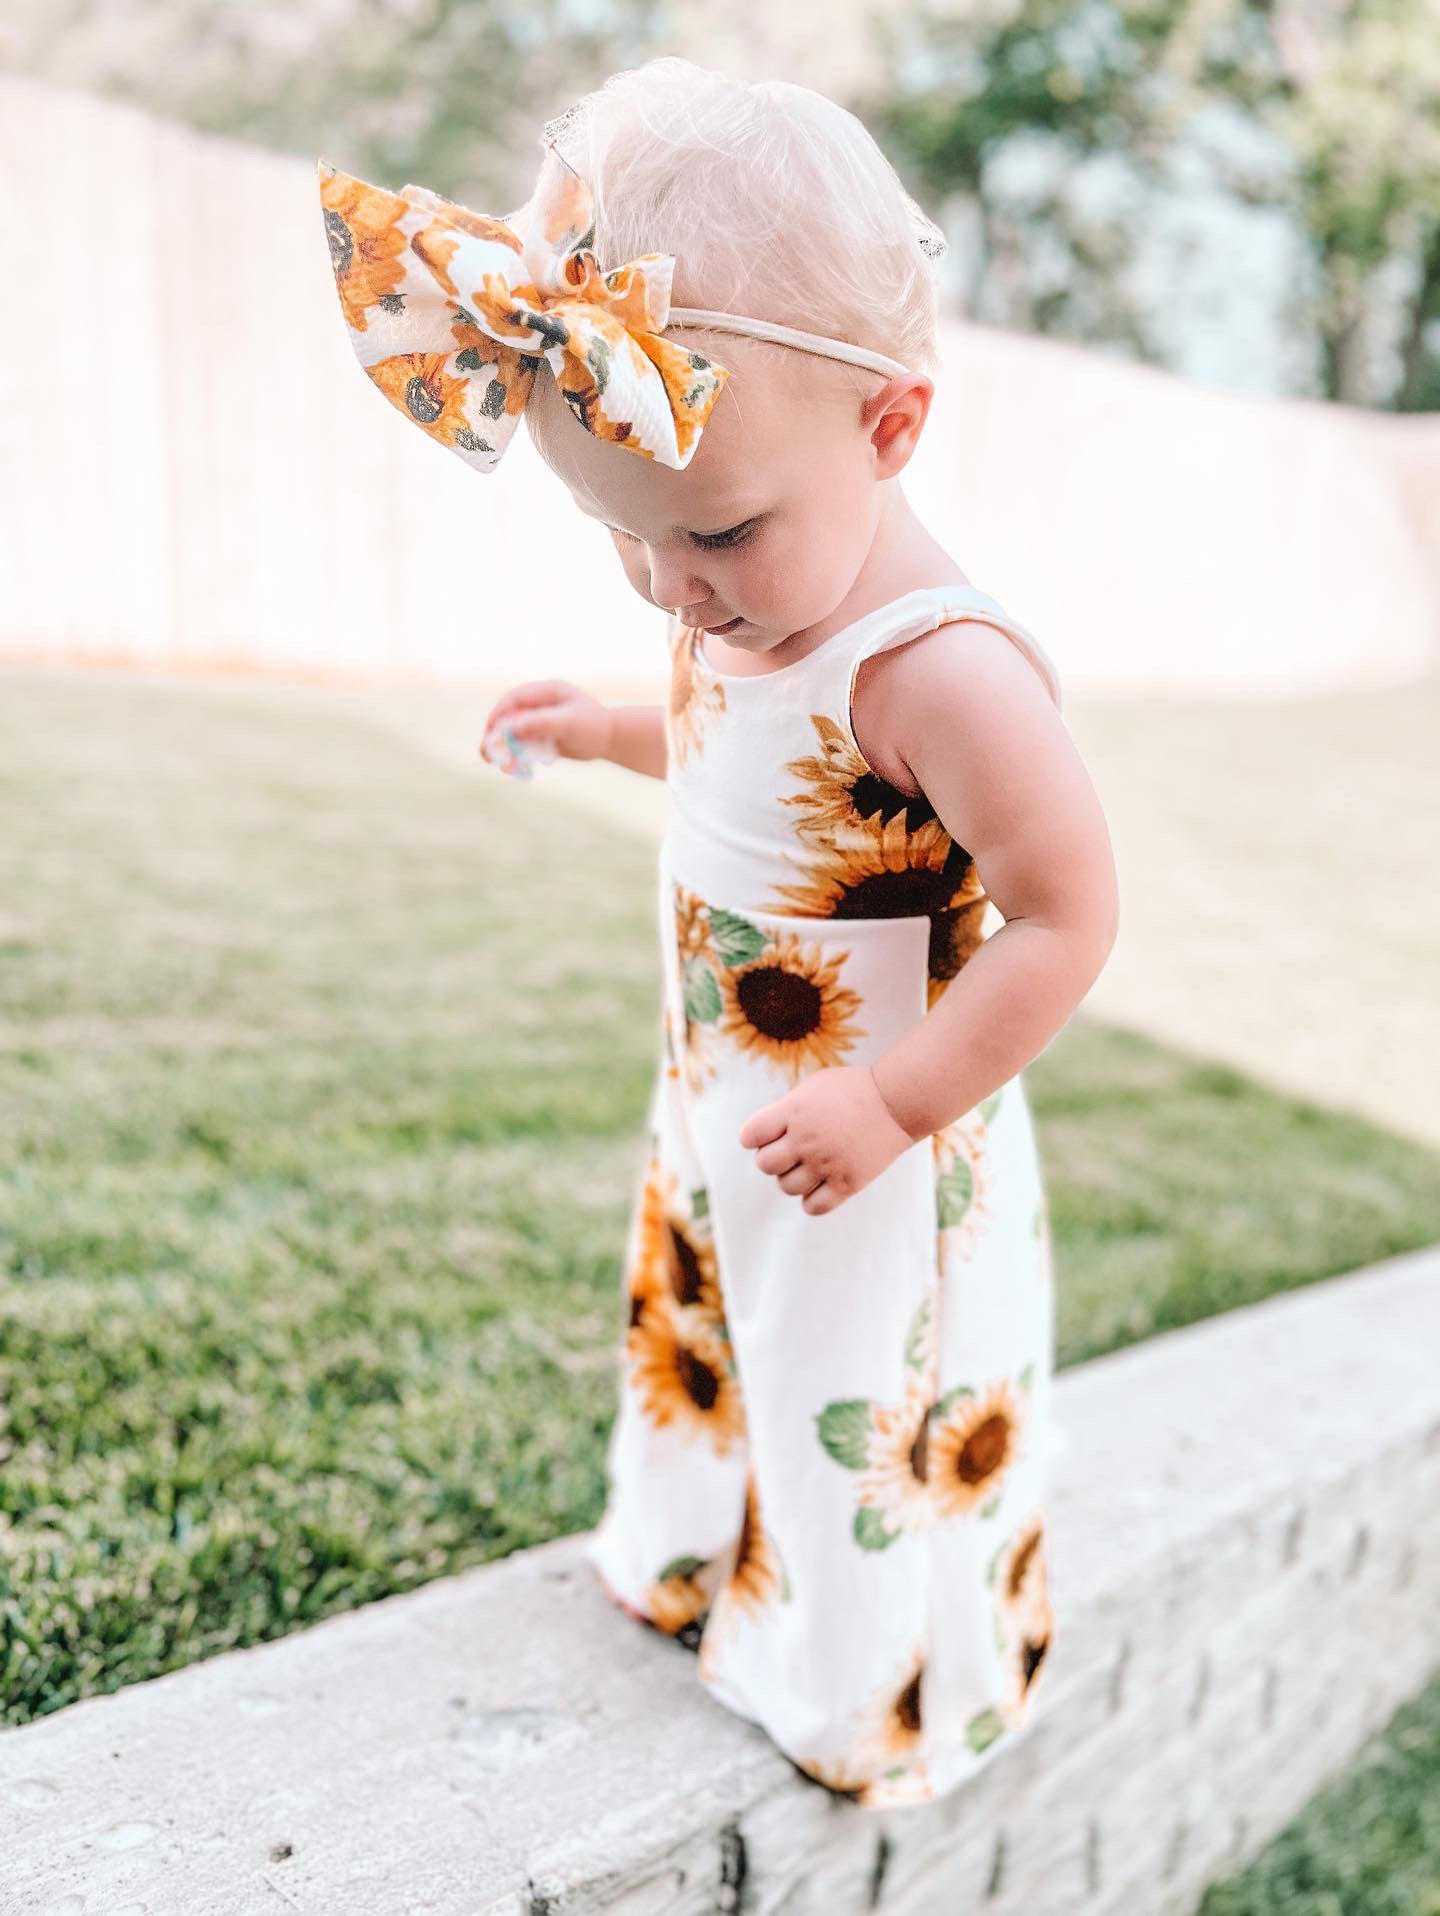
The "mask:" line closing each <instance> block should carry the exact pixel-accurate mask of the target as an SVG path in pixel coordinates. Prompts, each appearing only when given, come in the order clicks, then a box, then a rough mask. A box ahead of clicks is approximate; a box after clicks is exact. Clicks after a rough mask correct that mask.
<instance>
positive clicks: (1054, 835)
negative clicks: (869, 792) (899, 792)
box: [873, 621, 1119, 1140]
mask: <svg viewBox="0 0 1440 1916" xmlns="http://www.w3.org/2000/svg"><path fill="white" fill-rule="evenodd" d="M957 638H959V639H961V641H962V642H961V643H956V640H957ZM885 692H886V710H887V713H888V714H889V716H890V718H891V722H892V723H893V725H894V736H895V739H896V742H897V745H898V748H899V751H900V755H901V757H902V758H903V759H904V761H905V763H906V764H907V765H908V766H909V767H910V769H911V771H912V772H913V773H914V775H915V778H916V780H917V782H918V783H919V785H920V787H921V789H922V790H923V791H924V793H925V795H926V797H927V798H928V799H929V801H930V803H931V804H932V805H933V806H934V807H935V811H936V814H937V815H938V817H939V820H940V823H941V824H942V825H943V826H944V828H945V830H946V831H947V832H948V833H949V834H950V837H951V838H952V840H953V841H954V843H955V844H956V845H959V846H963V847H964V848H965V850H966V851H968V852H969V853H970V856H971V857H972V858H973V859H974V861H975V865H976V868H977V870H978V872H979V875H980V880H981V883H982V884H983V885H984V888H985V891H986V893H987V895H988V896H989V897H990V898H991V899H993V900H994V902H995V904H996V906H997V907H998V908H999V910H1000V911H1001V913H1002V914H1003V916H1004V918H1005V923H1004V924H1003V925H1001V926H1000V927H999V929H998V930H997V931H995V932H994V933H993V934H992V935H991V936H990V937H988V938H987V939H985V940H984V942H983V943H982V944H981V945H980V947H979V949H978V950H977V951H975V952H974V953H973V954H972V956H971V957H970V959H969V961H968V962H967V963H966V964H965V965H964V966H963V968H962V969H961V970H960V972H959V973H958V974H957V975H956V976H955V977H954V978H953V979H952V980H951V982H950V984H949V986H948V987H947V989H946V991H945V993H944V995H943V996H942V997H941V998H940V999H939V1000H938V1002H937V1003H936V1004H935V1005H934V1006H933V1007H932V1008H931V1010H930V1011H929V1012H928V1013H927V1014H926V1016H925V1017H924V1018H922V1019H921V1020H920V1021H919V1023H918V1024H916V1025H914V1026H912V1028H911V1029H910V1030H909V1031H907V1032H906V1033H905V1035H904V1036H903V1037H902V1038H899V1039H897V1041H896V1042H895V1043H894V1044H893V1045H891V1046H890V1048H889V1050H888V1051H885V1052H884V1053H882V1055H881V1056H880V1057H879V1058H878V1059H876V1061H875V1064H874V1067H873V1075H874V1079H875V1083H876V1085H877V1086H878V1088H879V1091H880V1095H881V1097H882V1098H883V1099H884V1100H885V1103H886V1104H887V1106H888V1107H889V1109H890V1112H891V1115H892V1116H893V1117H894V1119H895V1120H896V1122H897V1123H898V1124H899V1125H900V1126H901V1127H902V1129H903V1130H905V1131H906V1132H908V1133H909V1135H910V1136H911V1137H912V1138H914V1139H916V1140H918V1139H920V1138H923V1137H926V1136H928V1135H929V1134H930V1133H931V1132H933V1131H938V1130H940V1129H942V1128H943V1127H944V1126H945V1125H947V1124H949V1123H952V1122H953V1121H954V1119H956V1118H957V1117H961V1116H963V1114H964V1113H965V1112H967V1111H970V1110H972V1109H973V1108H974V1107H975V1106H976V1105H977V1104H979V1103H981V1102H982V1101H983V1100H984V1099H985V1098H987V1097H989V1096H990V1094H991V1092H993V1091H996V1090H998V1089H999V1087H1000V1086H1001V1085H1002V1084H1005V1083H1006V1082H1007V1081H1008V1080H1009V1079H1010V1078H1012V1077H1013V1076H1014V1075H1015V1073H1016V1072H1017V1071H1019V1070H1021V1069H1022V1068H1023V1067H1024V1066H1025V1065H1027V1064H1029V1063H1030V1062H1031V1060H1032V1059H1034V1058H1036V1057H1038V1056H1039V1054H1040V1053H1041V1052H1042V1051H1043V1050H1044V1049H1045V1048H1046V1046H1047V1045H1048V1044H1049V1043H1050V1041H1051V1039H1052V1038H1054V1037H1055V1035H1056V1034H1057V1033H1058V1032H1059V1031H1060V1030H1061V1028H1062V1027H1063V1026H1064V1025H1065V1023H1066V1022H1067V1020H1068V1019H1069V1017H1070V1015H1071V1013H1072V1012H1073V1011H1074V1010H1075V1008H1076V1006H1077V1005H1078V1004H1079V1003H1080V1002H1081V1000H1082V999H1083V998H1084V997H1085V995H1086V993H1087V992H1088V991H1089V989H1090V987H1091V985H1093V984H1094V982H1095V980H1096V979H1097V978H1098V977H1099V975H1100V973H1101V971H1102V970H1103V969H1104V966H1105V960H1106V958H1107V957H1108V956H1109V954H1110V950H1111V947H1112V946H1113V945H1114V943H1115V936H1116V931H1117V928H1118V924H1119V895H1118V884H1117V880H1116V874H1115V863H1114V857H1113V854H1112V851H1111V846H1110V834H1109V831H1108V829H1107V827H1106V824H1105V816H1104V813H1103V812H1102V811H1101V808H1100V801H1099V798H1098V796H1097V794H1096V792H1095V788H1094V786H1093V785H1092V784H1091V782H1090V778H1089V775H1088V773H1087V772H1086V770H1085V766H1084V764H1083V763H1082V761H1081V758H1080V754H1079V752H1078V751H1077V750H1076V747H1075V744H1074V742H1073V740H1072V739H1071V737H1070V734H1069V733H1068V732H1067V731H1066V729H1065V726H1064V723H1063V722H1062V720H1061V717H1060V714H1059V711H1058V710H1057V709H1056V707H1055V705H1054V704H1053V703H1052V701H1051V699H1050V695H1049V693H1048V692H1047V691H1046V689H1045V686H1044V684H1043V683H1042V681H1041V679H1040V677H1039V675H1038V673H1037V672H1036V670H1035V668H1034V667H1033V666H1032V665H1031V664H1030V663H1029V662H1028V661H1027V660H1026V658H1025V655H1024V654H1023V653H1022V652H1021V651H1020V649H1019V648H1018V647H1017V646H1016V645H1015V643H1014V642H1013V641H1012V640H1011V639H1008V638H1007V637H1006V636H1005V635H1004V634H1003V633H1002V632H999V631H997V630H996V629H995V628H994V627H993V626H987V625H983V624H981V623H979V622H978V621H965V622H964V623H963V624H961V625H958V626H956V625H949V626H942V627H940V628H938V630H937V631H936V632H935V633H932V634H926V635H925V637H924V638H921V639H917V640H915V641H913V642H911V643H910V644H908V645H905V646H902V647H898V648H897V649H896V654H895V658H894V661H893V664H891V665H890V666H889V667H888V668H887V672H886V679H885Z"/></svg>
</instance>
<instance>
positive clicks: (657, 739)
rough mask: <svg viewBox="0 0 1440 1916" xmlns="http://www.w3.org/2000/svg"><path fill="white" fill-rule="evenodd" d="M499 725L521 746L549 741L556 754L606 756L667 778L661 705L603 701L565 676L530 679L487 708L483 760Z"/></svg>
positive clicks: (482, 739)
mask: <svg viewBox="0 0 1440 1916" xmlns="http://www.w3.org/2000/svg"><path fill="white" fill-rule="evenodd" d="M502 725H504V726H508V727H509V730H510V735H511V737H512V738H513V739H515V740H516V742H517V744H519V745H520V746H522V747H523V746H525V745H533V744H539V743H548V744H550V745H552V746H553V747H554V749H555V752H556V755H557V756H558V757H560V758H575V759H590V758H608V759H613V760H614V762H615V763H616V764H617V765H624V766H627V767H628V768H629V770H631V771H632V772H644V773H645V774H646V775H647V777H650V778H664V776H665V763H666V747H665V708H664V707H663V706H660V705H602V704H601V702H600V701H599V699H597V698H596V697H595V695H594V694H593V693H592V692H587V691H585V690H584V689H583V688H582V687H581V686H578V685H572V684H571V683H570V681H569V680H568V679H529V680H527V681H526V682H525V684H523V685H517V686H514V687H512V688H511V690H510V691H508V692H506V693H505V694H504V696H503V697H502V698H500V699H497V701H496V702H495V704H494V705H492V706H491V708H490V712H489V715H488V717H487V718H486V720H485V728H484V732H483V735H482V738H481V744H480V755H481V757H482V758H485V757H489V756H490V753H489V752H488V751H487V749H486V748H487V746H488V744H489V742H490V738H491V735H492V733H495V734H498V733H499V731H500V728H501V726H502Z"/></svg>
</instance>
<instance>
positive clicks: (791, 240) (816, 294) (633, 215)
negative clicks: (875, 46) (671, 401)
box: [543, 54, 945, 392]
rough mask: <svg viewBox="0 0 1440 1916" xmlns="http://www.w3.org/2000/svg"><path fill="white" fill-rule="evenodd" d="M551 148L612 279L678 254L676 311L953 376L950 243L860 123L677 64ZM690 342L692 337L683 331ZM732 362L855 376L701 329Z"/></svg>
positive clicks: (842, 111) (619, 78) (795, 93)
mask: <svg viewBox="0 0 1440 1916" xmlns="http://www.w3.org/2000/svg"><path fill="white" fill-rule="evenodd" d="M543 139H544V142H545V143H553V144H554V145H555V146H556V147H557V148H558V150H559V152H560V154H561V157H562V158H563V159H565V160H567V161H568V162H569V163H570V165H571V166H573V167H574V168H575V170H576V171H577V172H578V173H579V174H581V176H582V177H583V178H584V179H585V181H586V182H587V184H588V185H589V188H590V193H591V199H592V202H593V208H594V216H595V242H594V251H595V256H596V258H597V260H598V262H599V264H600V267H601V269H602V271H608V270H609V269H610V268H611V267H614V266H619V265H622V264H623V263H624V262H625V261H626V260H629V259H634V258H635V257H636V256H637V255H638V254H640V253H671V254H673V255H674V257H675V277H674V281H673V284H672V286H671V293H670V297H671V303H672V304H673V305H675V306H698V307H704V308H706V309H707V310H709V311H711V312H726V313H743V314H746V315H748V316H750V317H752V318H756V319H767V320H774V321H777V322H778V323H779V324H780V325H782V326H795V327H799V328H802V329H803V330H805V331H807V332H816V333H824V334H827V335H829V336H830V337H831V338H834V339H843V340H847V341H849V342H850V343H851V344H853V345H857V346H868V347H870V348H872V349H874V350H876V351H879V352H882V353H888V354H889V355H890V356H891V357H892V358H894V359H898V360H900V361H901V362H902V363H903V364H904V365H906V366H908V367H910V369H911V370H912V371H915V372H923V373H926V374H933V373H934V372H935V371H936V370H937V369H938V366H939V352H938V348H937V343H936V320H937V315H938V311H939V292H938V287H937V284H936V279H935V273H934V267H933V262H934V261H935V260H937V259H939V258H940V256H941V255H942V254H943V253H944V251H945V236H944V234H943V233H942V232H941V230H940V228H939V227H938V226H937V225H936V224H935V222H934V221H933V220H932V219H931V218H930V217H929V216H928V215H927V214H926V213H925V212H924V211H923V210H922V209H921V207H920V206H919V205H918V204H917V203H916V201H915V200H914V199H912V198H911V196H910V194H909V193H908V192H907V191H906V190H905V188H904V186H903V185H902V183H901V181H900V178H899V176H898V175H897V174H896V172H895V169H894V167H892V166H891V164H890V162H889V160H888V159H886V157H885V155H884V153H883V152H882V151H881V149H880V147H879V146H878V145H877V144H876V142H875V139H874V137H873V135H872V134H871V133H870V132H869V130H868V128H866V127H865V126H864V125H863V124H862V122H861V121H860V120H858V119H857V118H856V117H855V115H854V114H853V113H850V112H848V111H847V110H846V108H844V107H842V106H839V105H838V104H837V103H836V102H835V101H834V100H831V99H827V98H826V96H825V95H824V94H823V93H816V92H815V91H813V90H812V89H811V88H810V87H805V86H798V85H795V84H793V83H792V82H790V81H788V80H759V81H753V82H752V81H746V80H739V79H736V78H734V77H733V76H731V75H730V74H726V73H720V72H716V71H713V70H711V69H710V68H707V67H701V66H697V65H695V64H694V62H693V61H690V60H685V59H681V58H680V57H679V56H678V55H675V54H665V55H662V56H660V57H659V58H657V59H654V60H647V61H646V62H645V63H644V65H642V66H638V67H627V68H625V69H624V70H623V71H621V72H619V73H614V74H612V75H611V76H610V78H609V79H608V80H606V81H605V83H604V84H603V85H602V86H601V87H599V88H598V89H597V90H596V91H595V92H593V93H587V94H586V95H584V97H583V98H581V99H579V100H577V101H576V102H575V104H574V105H573V106H570V107H567V108H566V110H565V111H564V112H563V113H561V114H559V115H557V116H556V118H554V119H552V120H549V121H547V122H546V125H545V130H544V136H543ZM676 330H677V332H678V331H680V330H681V329H680V328H679V327H678V326H677V329H676ZM683 331H684V333H685V335H686V336H687V338H688V336H689V335H690V334H692V333H701V332H704V333H706V334H707V335H708V347H707V350H713V353H714V357H715V358H716V359H717V360H718V361H719V362H720V363H721V364H722V365H724V364H726V363H727V354H728V355H729V362H730V363H734V362H735V361H737V360H738V359H739V358H740V348H741V342H742V337H743V347H744V354H745V359H746V361H747V363H749V362H752V361H753V358H754V356H755V355H757V354H758V355H765V356H770V357H772V358H775V357H778V356H780V355H783V356H784V357H785V359H787V360H788V361H790V362H792V365H793V362H794V361H795V360H796V359H797V358H801V359H805V360H808V361H809V362H810V363H811V364H812V365H814V366H817V367H819V366H822V365H823V366H827V367H828V368H829V369H830V371H831V373H832V374H833V375H836V376H839V375H849V376H850V379H849V384H850V385H851V386H852V387H853V389H855V390H858V391H862V392H868V391H871V390H873V389H874V387H875V385H876V383H877V375H876V374H875V373H873V372H867V371H866V370H865V369H864V368H863V367H857V366H851V365H848V364H845V363H843V362H839V361H836V360H822V359H819V358H817V357H816V356H815V355H812V354H808V353H797V352H796V350H795V348H793V347H787V346H782V345H778V344H776V343H774V342H772V341H762V340H755V339H752V338H750V337H748V336H741V335H737V334H735V333H728V332H721V331H720V330H718V329H715V328H710V327H707V326H704V325H702V324H700V323H698V322H687V323H686V324H685V326H684V327H683Z"/></svg>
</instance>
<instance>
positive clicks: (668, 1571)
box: [655, 1557, 710, 1583]
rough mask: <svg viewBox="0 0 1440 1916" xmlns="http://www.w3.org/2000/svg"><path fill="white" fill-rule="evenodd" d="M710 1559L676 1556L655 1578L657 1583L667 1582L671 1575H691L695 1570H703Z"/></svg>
mask: <svg viewBox="0 0 1440 1916" xmlns="http://www.w3.org/2000/svg"><path fill="white" fill-rule="evenodd" d="M709 1561H710V1559H709V1558H708V1557H676V1558H675V1559H674V1561H673V1562H672V1563H667V1564H666V1566H665V1568H664V1569H663V1570H662V1571H661V1572H660V1574H659V1576H658V1577H657V1578H656V1579H655V1581H656V1582H657V1583H668V1582H669V1581H670V1579H671V1577H693V1576H694V1575H695V1572H696V1571H697V1570H703V1569H704V1568H705V1565H706V1564H707V1563H708V1562H709Z"/></svg>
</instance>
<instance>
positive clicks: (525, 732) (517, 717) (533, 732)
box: [508, 705, 555, 738]
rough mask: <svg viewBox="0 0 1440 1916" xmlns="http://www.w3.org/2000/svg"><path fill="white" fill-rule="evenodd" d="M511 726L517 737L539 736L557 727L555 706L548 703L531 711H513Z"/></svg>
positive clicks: (513, 733)
mask: <svg viewBox="0 0 1440 1916" xmlns="http://www.w3.org/2000/svg"><path fill="white" fill-rule="evenodd" d="M508 723H509V726H510V731H511V733H512V735H513V736H514V737H515V738H537V737H539V736H541V735H542V734H546V733H549V732H553V731H554V729H555V708H554V707H553V706H550V705H546V706H543V707H540V708H538V709H536V710H535V711H531V712H512V713H511V714H510V718H509V721H508Z"/></svg>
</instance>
